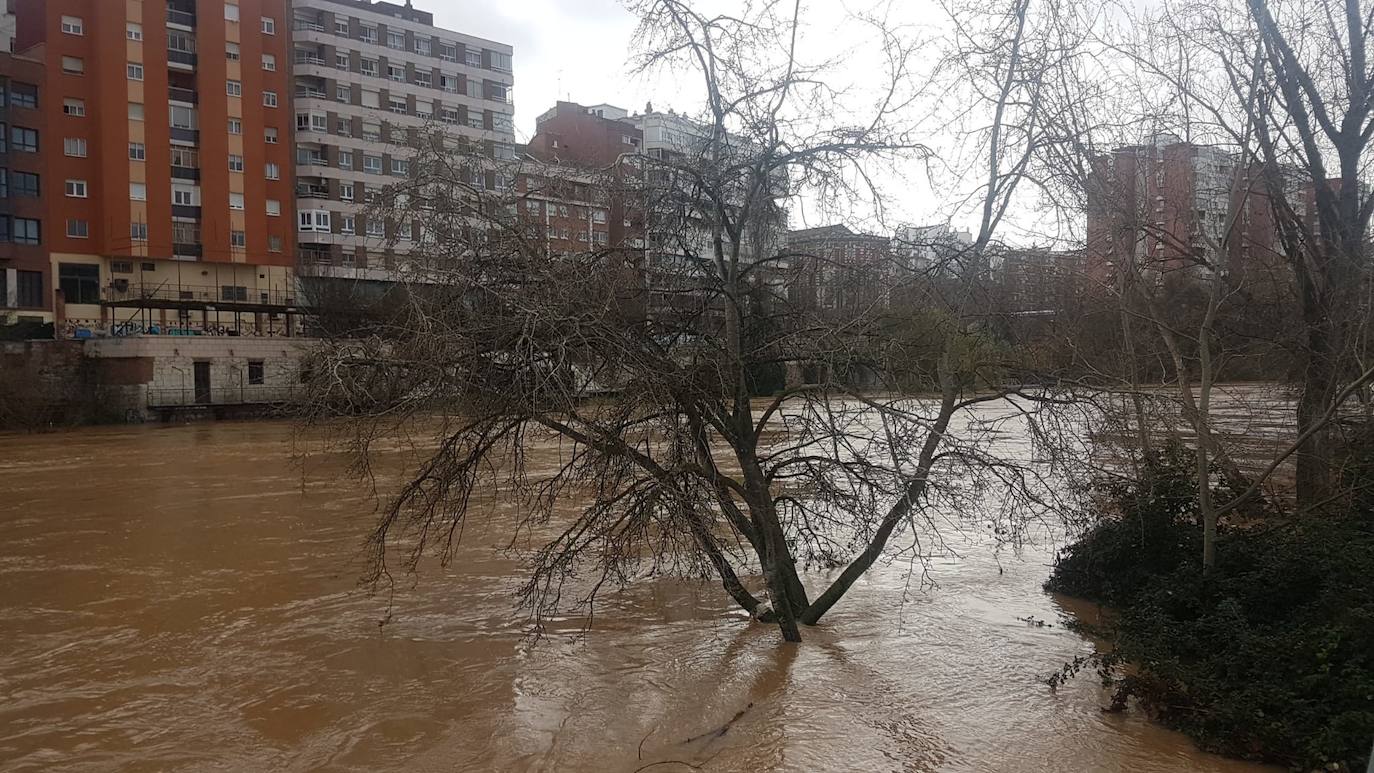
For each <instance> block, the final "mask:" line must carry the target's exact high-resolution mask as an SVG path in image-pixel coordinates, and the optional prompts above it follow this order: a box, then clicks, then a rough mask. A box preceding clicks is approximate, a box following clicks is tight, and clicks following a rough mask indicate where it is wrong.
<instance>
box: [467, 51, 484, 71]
mask: <svg viewBox="0 0 1374 773" xmlns="http://www.w3.org/2000/svg"><path fill="white" fill-rule="evenodd" d="M465 53H466V54H467V56H466V57H465V58H464V64H466V65H467V66H468V67H481V66H482V52H481V51H477V50H475V49H471V48H469V49H467V50H466V52H465Z"/></svg>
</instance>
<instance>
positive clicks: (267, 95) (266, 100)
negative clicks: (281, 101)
mask: <svg viewBox="0 0 1374 773" xmlns="http://www.w3.org/2000/svg"><path fill="white" fill-rule="evenodd" d="M262 105H263V107H276V106H277V92H275V91H264V92H262Z"/></svg>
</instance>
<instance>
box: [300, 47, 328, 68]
mask: <svg viewBox="0 0 1374 773" xmlns="http://www.w3.org/2000/svg"><path fill="white" fill-rule="evenodd" d="M296 64H317V65H320V66H321V67H323V66H324V57H322V56H320V55H319V54H312V53H309V52H306V51H297V52H296Z"/></svg>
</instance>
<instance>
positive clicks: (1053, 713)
mask: <svg viewBox="0 0 1374 773" xmlns="http://www.w3.org/2000/svg"><path fill="white" fill-rule="evenodd" d="M291 437H292V432H291V428H290V427H289V426H287V425H284V424H275V423H254V424H202V425H191V426H180V427H140V428H106V429H95V430H86V431H81V432H75V433H65V434H53V435H41V436H14V435H10V436H0V529H2V530H3V539H0V633H3V635H0V770H6V771H39V770H43V771H47V770H62V771H111V770H119V771H165V770H177V771H180V770H187V771H199V770H207V771H209V770H214V771H267V770H292V771H306V770H310V771H378V770H407V771H452V770H500V771H513V770H559V771H563V770H567V771H634V770H637V769H646V770H652V771H665V772H667V771H687V770H691V769H692V768H691V767H688V766H687V765H684V764H681V763H688V764H690V765H692V766H697V767H699V768H700V769H701V770H707V771H759V770H794V771H831V770H836V771H848V770H862V771H885V770H910V771H1038V770H1055V771H1132V772H1133V773H1136V772H1148V771H1228V772H1229V771H1255V770H1261V768H1258V767H1255V766H1250V765H1246V764H1243V763H1238V762H1232V761H1227V760H1223V759H1220V758H1217V757H1214V756H1211V755H1207V754H1203V753H1200V752H1198V751H1196V750H1195V749H1194V748H1193V747H1192V745H1191V744H1190V743H1189V741H1188V740H1187V739H1185V738H1183V737H1182V736H1180V735H1177V734H1175V733H1171V732H1169V731H1166V730H1164V729H1162V728H1159V727H1157V726H1155V725H1152V724H1150V723H1149V722H1147V721H1145V720H1144V719H1142V718H1140V717H1139V716H1137V715H1134V714H1126V715H1112V714H1104V713H1103V712H1102V711H1101V710H1100V708H1099V706H1101V705H1103V704H1104V702H1105V701H1104V700H1103V698H1102V696H1101V695H1100V694H1099V691H1098V689H1097V687H1096V685H1095V680H1094V679H1092V678H1091V677H1086V678H1080V679H1079V680H1077V681H1076V682H1075V683H1074V684H1073V685H1072V686H1071V687H1070V688H1068V689H1065V690H1062V691H1060V692H1058V693H1052V692H1050V691H1049V690H1048V689H1047V688H1046V687H1045V686H1044V685H1043V684H1042V683H1041V679H1042V678H1043V677H1044V676H1045V675H1047V674H1048V673H1050V672H1051V671H1053V670H1054V669H1055V668H1057V667H1058V666H1059V665H1060V664H1062V663H1063V662H1064V661H1066V660H1067V659H1069V658H1071V657H1073V656H1074V655H1076V654H1081V653H1085V652H1087V651H1089V650H1090V645H1089V644H1087V643H1086V642H1084V641H1083V640H1082V639H1080V638H1079V637H1078V636H1076V635H1074V634H1072V633H1070V632H1068V631H1066V630H1064V629H1063V628H1062V627H1060V626H1059V625H1058V616H1059V614H1060V612H1061V606H1060V605H1061V603H1062V602H1059V601H1056V600H1055V599H1053V598H1051V597H1049V596H1047V595H1045V594H1044V593H1043V592H1042V591H1041V589H1040V584H1041V582H1042V581H1043V580H1044V578H1045V577H1046V575H1047V573H1048V567H1047V564H1048V563H1049V556H1050V554H1051V548H1050V546H1048V545H1046V546H1042V547H1040V548H1031V549H1028V550H1026V551H1024V552H1023V554H1022V555H1020V556H1014V555H1011V554H1008V553H1003V554H1002V555H1000V556H998V555H996V554H995V553H994V551H993V550H992V549H991V548H989V547H987V546H982V545H979V544H976V543H969V544H965V545H962V546H959V545H958V543H956V546H959V547H960V548H961V551H960V552H961V553H962V557H961V558H958V559H953V558H951V559H949V560H945V561H942V562H940V563H937V564H936V565H935V566H934V567H932V572H931V579H933V580H934V581H935V582H936V583H938V587H936V588H933V589H925V590H923V589H921V588H920V587H919V584H915V585H913V584H910V583H909V582H908V579H909V578H908V577H907V575H906V572H905V567H904V566H887V567H881V568H876V569H875V570H874V572H873V573H872V574H871V575H870V577H869V578H868V579H866V580H864V581H861V582H860V584H859V585H858V586H856V587H855V588H854V589H853V590H852V591H851V592H850V594H849V595H848V596H847V597H846V598H845V599H844V600H843V601H842V602H841V603H840V605H839V606H838V607H836V609H835V610H834V611H832V613H831V614H830V616H828V617H827V618H826V621H825V625H823V626H821V627H819V628H817V629H809V630H807V631H806V635H807V641H806V642H804V643H803V644H802V645H801V646H799V647H784V646H780V645H779V642H778V633H777V630H776V628H774V627H770V626H760V625H747V624H745V623H744V622H742V621H741V620H740V618H739V616H738V614H737V612H736V611H734V610H733V609H732V608H731V606H730V605H729V604H728V603H727V602H728V599H727V598H726V597H725V595H724V594H723V593H722V592H721V591H720V590H719V588H718V587H717V586H715V585H712V584H698V583H694V582H686V581H675V580H669V579H662V580H657V581H654V582H650V583H648V584H641V585H638V586H635V587H633V588H632V589H631V590H629V591H626V592H623V593H620V594H616V595H614V596H613V597H608V598H607V599H606V600H605V601H604V602H603V604H602V605H601V607H600V608H599V610H598V617H597V620H596V624H595V627H594V628H593V629H592V630H591V631H590V632H589V633H587V634H586V635H585V636H581V637H578V636H575V635H574V634H576V633H577V631H578V629H579V628H580V623H573V622H570V623H569V624H568V629H567V630H564V631H559V630H556V629H555V630H553V631H552V632H551V634H552V635H551V636H550V637H549V638H547V639H545V640H543V641H542V642H539V643H537V644H532V643H530V642H529V641H528V640H527V639H525V638H524V637H523V636H522V633H523V628H522V618H521V617H520V616H519V615H518V614H516V613H515V612H514V601H513V596H512V591H513V589H514V587H515V586H516V584H517V583H518V577H519V565H518V564H517V563H516V561H515V560H514V559H511V558H509V557H507V556H506V555H504V554H503V553H501V552H499V551H498V550H496V547H497V546H498V545H500V544H502V541H503V538H504V537H506V536H507V535H504V534H501V533H497V532H495V531H493V532H490V533H485V532H483V531H482V530H481V529H476V528H474V529H470V530H469V532H468V533H467V534H466V535H465V536H464V541H463V544H462V547H461V548H460V550H459V553H458V555H457V557H456V559H455V560H454V562H453V563H452V565H451V566H449V567H448V568H446V569H440V568H439V567H438V566H437V565H435V564H429V565H428V570H427V571H424V572H422V574H420V575H419V576H418V577H417V578H405V577H403V578H400V580H401V581H400V583H399V584H398V587H397V590H396V592H395V595H394V597H392V598H390V599H388V598H387V597H386V596H378V595H372V594H369V593H367V592H365V591H362V590H359V589H358V587H357V583H356V579H357V577H358V576H359V573H360V571H361V568H360V565H359V563H358V548H359V546H360V544H361V542H362V539H363V537H364V536H365V535H366V533H367V531H368V528H369V526H370V525H371V523H372V517H373V516H372V510H371V508H372V503H371V500H370V499H369V498H368V497H367V496H366V495H365V493H364V492H362V491H359V490H358V489H357V487H355V486H354V485H352V484H351V483H348V482H345V481H342V480H341V479H340V478H339V473H340V472H341V469H340V464H339V463H338V462H337V460H335V461H334V462H331V461H330V460H329V459H328V458H319V457H316V460H315V461H314V462H313V463H311V464H309V465H307V466H306V467H305V468H304V469H302V468H300V467H297V466H295V465H293V462H292V449H293V446H292V441H291ZM536 453H538V451H537V450H536ZM489 521H490V519H488V522H489ZM388 602H390V608H391V612H392V617H391V619H390V621H389V622H388V623H386V624H385V625H379V621H380V620H381V619H382V618H384V617H385V616H386V615H387V610H388ZM1028 616H1033V617H1035V618H1040V619H1044V620H1050V621H1052V622H1053V623H1054V626H1053V627H1044V628H1041V627H1033V626H1029V625H1027V624H1026V623H1025V622H1021V621H1020V620H1018V618H1025V617H1028ZM722 728H724V729H725V732H723V733H722V732H719V731H720V730H721V729H722ZM673 761H680V762H673ZM652 763H661V764H657V765H652V767H645V766H649V765H651V764H652Z"/></svg>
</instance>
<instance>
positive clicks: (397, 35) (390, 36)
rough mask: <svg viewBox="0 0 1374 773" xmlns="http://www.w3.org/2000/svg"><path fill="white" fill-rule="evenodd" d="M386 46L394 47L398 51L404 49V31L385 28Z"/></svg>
mask: <svg viewBox="0 0 1374 773" xmlns="http://www.w3.org/2000/svg"><path fill="white" fill-rule="evenodd" d="M386 46H387V48H395V49H397V50H400V51H404V50H406V34H405V33H404V32H396V31H394V30H387V33H386Z"/></svg>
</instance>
